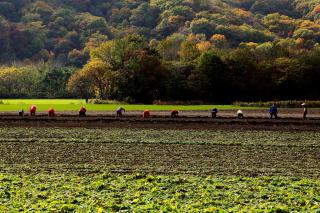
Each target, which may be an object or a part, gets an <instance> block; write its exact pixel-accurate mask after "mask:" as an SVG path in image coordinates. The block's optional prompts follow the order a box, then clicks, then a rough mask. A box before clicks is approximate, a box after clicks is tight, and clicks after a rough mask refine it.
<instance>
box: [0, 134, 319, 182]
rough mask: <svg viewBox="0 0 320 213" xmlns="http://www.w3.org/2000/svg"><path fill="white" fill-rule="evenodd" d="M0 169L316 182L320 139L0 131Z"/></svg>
mask: <svg viewBox="0 0 320 213" xmlns="http://www.w3.org/2000/svg"><path fill="white" fill-rule="evenodd" d="M0 132H1V135H2V138H1V142H0V163H1V166H0V171H1V172H6V173H7V172H9V173H17V172H38V171H45V172H77V173H95V172H101V171H105V172H114V173H134V172H142V173H152V174H198V175H246V176H274V175H281V176H293V177H320V155H319V153H320V144H319V141H320V133H318V132H312V131H307V132H274V131H242V132H241V131H223V130H222V131H209V130H197V131H190V130H152V129H117V128H113V129H94V128H93V129H84V128H71V129H63V128H1V129H0Z"/></svg>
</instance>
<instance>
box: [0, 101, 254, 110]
mask: <svg viewBox="0 0 320 213" xmlns="http://www.w3.org/2000/svg"><path fill="white" fill-rule="evenodd" d="M31 105H36V106H37V108H38V111H47V110H48V109H49V108H50V107H53V108H55V110H57V111H78V110H79V108H80V107H81V106H82V105H85V106H86V108H87V109H88V110H89V111H114V110H116V109H117V108H118V107H119V106H122V107H124V108H125V109H126V110H129V111H132V110H145V109H149V110H172V109H177V110H210V109H211V108H212V105H144V104H90V103H88V104H86V102H85V100H82V99H3V100H0V112H3V111H18V110H21V109H24V110H25V111H27V110H28V109H29V108H30V106H31ZM216 107H218V108H219V109H238V108H241V109H256V107H239V106H236V105H217V106H216Z"/></svg>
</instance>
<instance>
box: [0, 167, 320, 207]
mask: <svg viewBox="0 0 320 213" xmlns="http://www.w3.org/2000/svg"><path fill="white" fill-rule="evenodd" d="M319 210H320V181H319V180H316V179H299V178H279V177H259V178H248V177H222V176H221V177H211V176H208V177H199V176H191V175H170V176H168V175H142V174H131V175H128V174H126V175H112V174H108V173H104V174H91V175H86V176H82V175H76V174H65V175H59V174H45V173H40V174H37V175H24V174H21V175H16V174H0V211H1V212H10V211H13V212H18V211H26V212H32V211H40V212H118V211H129V212H262V211H263V212H294V211H295V212H317V211H319Z"/></svg>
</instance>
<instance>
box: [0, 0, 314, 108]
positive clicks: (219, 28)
mask: <svg viewBox="0 0 320 213" xmlns="http://www.w3.org/2000/svg"><path fill="white" fill-rule="evenodd" d="M319 42H320V0H150V1H146V0H38V1H36V0H0V62H1V64H2V65H3V66H2V67H0V97H57V98H59V97H70V96H72V97H97V98H102V99H118V100H127V101H133V102H152V101H154V100H208V101H222V102H228V101H232V100H266V99H275V98H276V99H293V98H311V99H313V98H318V97H319V95H320V86H319V85H320V84H319V83H318V81H319V80H320V47H319ZM30 85H32V87H30Z"/></svg>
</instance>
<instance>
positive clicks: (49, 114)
mask: <svg viewBox="0 0 320 213" xmlns="http://www.w3.org/2000/svg"><path fill="white" fill-rule="evenodd" d="M48 116H49V117H54V116H56V114H55V111H54V109H53V108H50V109H49V110H48Z"/></svg>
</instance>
